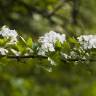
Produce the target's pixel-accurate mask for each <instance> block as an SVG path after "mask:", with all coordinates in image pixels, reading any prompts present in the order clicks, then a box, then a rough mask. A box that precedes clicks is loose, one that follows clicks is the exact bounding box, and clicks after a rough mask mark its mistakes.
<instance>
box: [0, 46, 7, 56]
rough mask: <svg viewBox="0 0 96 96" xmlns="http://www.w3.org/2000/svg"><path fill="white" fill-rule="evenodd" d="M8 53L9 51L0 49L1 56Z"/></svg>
mask: <svg viewBox="0 0 96 96" xmlns="http://www.w3.org/2000/svg"><path fill="white" fill-rule="evenodd" d="M7 53H8V50H7V49H5V48H2V47H1V48H0V55H6V54H7Z"/></svg>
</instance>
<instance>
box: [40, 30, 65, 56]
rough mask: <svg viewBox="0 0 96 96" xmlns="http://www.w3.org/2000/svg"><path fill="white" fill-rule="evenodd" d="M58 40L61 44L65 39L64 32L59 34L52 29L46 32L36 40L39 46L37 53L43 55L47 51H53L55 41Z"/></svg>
mask: <svg viewBox="0 0 96 96" xmlns="http://www.w3.org/2000/svg"><path fill="white" fill-rule="evenodd" d="M57 41H59V42H60V43H61V44H63V42H64V41H65V34H62V35H61V34H59V33H56V32H54V31H50V32H49V33H46V34H45V35H44V36H41V37H40V38H39V40H38V42H39V43H40V45H41V46H40V47H39V48H38V55H42V56H45V55H46V53H48V52H54V51H55V43H56V42H57Z"/></svg>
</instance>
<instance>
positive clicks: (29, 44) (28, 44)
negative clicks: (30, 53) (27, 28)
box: [27, 37, 33, 48]
mask: <svg viewBox="0 0 96 96" xmlns="http://www.w3.org/2000/svg"><path fill="white" fill-rule="evenodd" d="M32 44H33V41H32V38H31V37H29V38H28V40H27V46H28V47H30V48H32Z"/></svg>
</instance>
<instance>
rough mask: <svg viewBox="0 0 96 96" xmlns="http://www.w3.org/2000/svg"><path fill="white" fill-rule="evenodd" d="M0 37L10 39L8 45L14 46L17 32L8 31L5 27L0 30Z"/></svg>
mask: <svg viewBox="0 0 96 96" xmlns="http://www.w3.org/2000/svg"><path fill="white" fill-rule="evenodd" d="M0 35H1V36H2V37H4V38H6V39H10V42H9V43H8V44H15V43H16V42H17V36H18V34H17V32H16V31H15V30H10V29H9V28H8V27H6V26H3V27H2V28H1V31H0Z"/></svg>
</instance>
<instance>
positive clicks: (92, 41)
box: [77, 35, 96, 49]
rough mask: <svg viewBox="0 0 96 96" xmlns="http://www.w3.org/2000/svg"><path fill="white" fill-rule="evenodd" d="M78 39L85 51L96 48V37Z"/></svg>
mask: <svg viewBox="0 0 96 96" xmlns="http://www.w3.org/2000/svg"><path fill="white" fill-rule="evenodd" d="M77 39H78V41H79V42H80V44H81V46H82V47H83V48H84V49H91V48H96V35H81V36H80V37H78V38H77Z"/></svg>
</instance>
